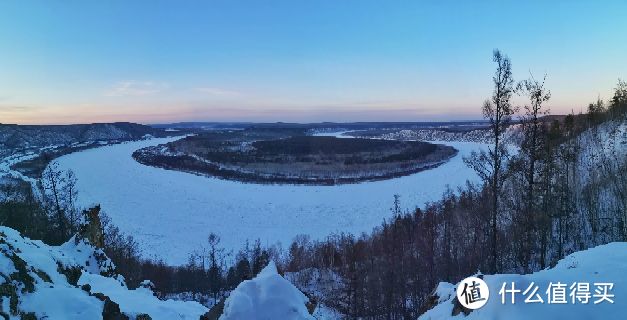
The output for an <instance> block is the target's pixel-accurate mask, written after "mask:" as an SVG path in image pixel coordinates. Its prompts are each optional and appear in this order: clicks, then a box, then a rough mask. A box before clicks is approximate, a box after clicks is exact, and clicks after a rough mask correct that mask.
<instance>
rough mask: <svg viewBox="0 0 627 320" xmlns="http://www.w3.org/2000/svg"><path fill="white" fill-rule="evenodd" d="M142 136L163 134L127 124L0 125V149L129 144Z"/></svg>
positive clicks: (142, 126) (139, 125)
mask: <svg viewBox="0 0 627 320" xmlns="http://www.w3.org/2000/svg"><path fill="white" fill-rule="evenodd" d="M145 135H152V136H162V135H164V131H163V130H161V129H158V128H153V127H150V126H146V125H142V124H137V123H130V122H114V123H92V124H71V125H17V124H0V146H3V147H5V148H24V147H38V146H50V145H64V144H72V143H80V142H86V141H100V140H133V139H139V138H142V137H144V136H145Z"/></svg>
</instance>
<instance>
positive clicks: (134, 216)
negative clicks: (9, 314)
mask: <svg viewBox="0 0 627 320" xmlns="http://www.w3.org/2000/svg"><path fill="white" fill-rule="evenodd" d="M175 139H176V138H160V139H151V140H145V141H137V142H128V143H123V144H118V145H112V146H105V147H101V148H96V149H90V150H85V151H81V152H77V153H72V154H70V155H66V156H63V157H61V158H59V159H58V160H57V162H58V163H59V167H60V168H61V169H72V170H73V171H74V172H75V174H76V176H77V178H78V190H79V194H78V201H79V203H80V204H81V205H83V206H87V205H91V204H94V203H100V204H101V205H102V208H103V210H104V211H105V212H106V213H107V214H108V215H109V216H110V217H111V218H112V220H113V222H114V223H115V224H116V225H117V226H119V227H120V229H121V230H122V231H124V232H126V233H129V234H131V235H133V236H134V237H136V239H137V240H138V242H139V243H140V244H141V245H142V249H143V252H144V254H145V255H146V256H148V257H151V256H158V257H162V258H163V259H164V260H165V261H166V262H168V263H171V264H184V263H186V262H187V256H188V254H189V253H190V252H192V251H194V250H198V249H199V248H200V246H201V245H204V244H205V243H204V242H205V241H206V238H207V235H208V234H209V233H210V232H214V233H217V234H218V235H220V236H221V237H222V244H223V245H224V246H225V247H226V248H228V249H239V248H241V246H242V245H243V244H244V242H245V240H246V239H249V240H254V239H257V238H259V239H261V241H262V243H263V244H274V243H276V242H277V241H280V242H281V243H282V245H283V246H284V247H285V246H287V245H289V243H290V242H291V240H292V239H293V237H294V236H296V235H298V234H309V235H310V236H311V237H312V238H324V237H326V236H328V235H329V234H331V233H333V232H350V233H355V234H358V233H361V232H369V231H370V230H371V229H372V228H373V227H375V226H378V225H380V224H381V222H382V221H383V219H384V218H389V217H390V216H391V210H390V208H391V207H392V202H393V196H394V194H399V195H400V196H401V197H400V201H401V205H402V206H403V207H404V208H406V209H410V208H415V207H416V206H420V207H422V206H423V205H424V204H425V202H427V201H436V200H438V199H439V198H441V195H442V193H443V192H444V191H445V189H446V186H447V185H450V186H451V187H452V188H456V187H457V186H460V185H463V184H465V182H466V180H467V179H470V180H474V181H476V180H477V179H478V177H477V176H476V174H475V173H474V172H473V171H472V170H471V169H469V168H468V167H466V165H465V164H464V163H463V161H462V157H463V156H464V155H468V154H469V153H470V152H471V151H472V150H476V149H478V148H482V147H485V145H482V144H478V143H472V142H444V143H445V144H448V145H451V146H453V147H455V148H456V149H458V150H459V154H458V155H457V156H455V157H454V158H452V159H451V160H450V161H449V162H447V163H445V164H443V165H441V166H439V167H437V168H435V169H431V170H427V171H423V172H419V173H416V174H413V175H410V176H405V177H400V178H396V179H391V180H384V181H375V182H365V183H360V184H348V185H340V186H296V185H259V184H245V183H241V182H234V181H226V180H220V179H216V178H207V177H202V176H197V175H193V174H189V173H184V172H178V171H171V170H164V169H160V168H154V167H149V166H145V165H142V164H139V163H137V162H136V161H135V160H134V159H133V158H132V157H131V155H132V153H133V151H135V150H137V149H140V148H143V147H146V146H152V145H157V144H161V143H165V142H168V141H172V140H175Z"/></svg>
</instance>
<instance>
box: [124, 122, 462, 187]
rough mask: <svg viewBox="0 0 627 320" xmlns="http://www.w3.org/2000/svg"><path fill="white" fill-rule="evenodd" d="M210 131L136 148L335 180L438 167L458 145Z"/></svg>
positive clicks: (169, 161) (145, 159)
mask: <svg viewBox="0 0 627 320" xmlns="http://www.w3.org/2000/svg"><path fill="white" fill-rule="evenodd" d="M262 131H263V132H259V131H258V130H257V131H256V130H255V129H249V130H243V131H235V132H234V131H226V132H209V133H201V134H199V135H195V136H188V137H186V138H184V139H181V140H178V141H174V142H170V143H167V144H165V145H159V146H154V147H148V148H144V149H141V150H138V151H136V152H135V153H133V157H134V158H135V159H136V160H137V161H139V162H140V163H142V164H146V165H151V166H156V167H162V168H166V169H172V170H179V171H185V172H192V173H196V174H202V175H207V176H213V177H218V178H223V179H228V180H237V181H243V182H254V183H289V184H313V185H335V184H343V183H356V182H362V181H373V180H382V179H390V178H394V177H399V176H404V175H408V174H412V173H416V172H419V171H422V170H426V169H430V168H433V167H436V166H438V165H440V164H442V163H444V162H446V161H447V160H448V159H450V158H451V157H453V156H455V155H456V154H457V150H455V148H453V147H450V146H445V145H439V144H432V143H427V142H421V141H391V140H380V139H363V138H348V139H346V138H336V137H330V136H309V135H305V134H304V133H303V132H301V131H298V130H290V129H272V130H262Z"/></svg>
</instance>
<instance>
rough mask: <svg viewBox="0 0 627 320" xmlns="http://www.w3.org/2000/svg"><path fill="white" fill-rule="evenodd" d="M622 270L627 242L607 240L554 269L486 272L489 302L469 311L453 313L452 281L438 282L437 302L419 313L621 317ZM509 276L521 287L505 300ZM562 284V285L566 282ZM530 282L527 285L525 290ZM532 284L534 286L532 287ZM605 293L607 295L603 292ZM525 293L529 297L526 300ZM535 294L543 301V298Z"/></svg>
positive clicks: (424, 319) (625, 293)
mask: <svg viewBox="0 0 627 320" xmlns="http://www.w3.org/2000/svg"><path fill="white" fill-rule="evenodd" d="M625 273H627V243H625V242H616V243H610V244H606V245H602V246H598V247H596V248H592V249H588V250H585V251H580V252H575V253H573V254H571V255H569V256H567V257H566V258H564V259H562V260H561V261H560V262H559V263H558V264H557V266H555V267H554V268H552V269H545V270H542V271H539V272H535V273H532V274H528V275H518V274H497V275H486V276H485V277H484V281H485V282H486V283H487V285H488V288H489V289H490V297H489V299H488V302H487V303H486V305H484V306H483V307H482V308H480V309H477V310H474V311H472V312H471V313H470V314H469V315H468V316H464V314H463V313H460V314H458V315H456V316H452V312H453V299H457V297H456V296H455V286H453V285H452V284H449V283H440V285H439V286H438V293H439V304H438V305H436V306H435V307H434V308H433V309H431V310H429V311H428V312H426V313H425V314H423V315H422V316H421V317H420V319H421V320H438V319H468V320H470V319H482V320H491V319H508V320H516V319H521V320H523V319H570V320H573V319H581V320H584V319H586V320H587V319H625V310H627V278H626V277H625ZM512 282H513V283H514V290H521V291H520V292H517V293H515V296H514V303H513V304H512V303H511V301H512V300H511V299H512V297H511V293H506V295H505V303H503V302H502V297H501V295H500V294H499V292H500V290H501V288H502V286H503V283H505V284H506V289H508V290H510V289H511V283H512ZM579 283H581V284H583V285H579ZM551 284H553V285H551ZM573 284H575V285H574V286H573ZM586 284H587V287H586ZM600 284H610V285H611V286H612V287H611V288H608V290H607V291H606V290H605V289H603V288H606V287H607V286H605V285H600ZM550 285H551V286H550ZM562 285H565V288H564V287H562ZM549 286H550V287H551V288H553V289H551V290H549V293H550V294H551V298H549V295H548V293H547V289H548V288H549ZM529 287H531V289H530V290H529V291H527V292H526V293H525V290H526V289H527V288H529ZM536 287H537V288H538V289H537V291H536V292H535V293H534V290H535V288H536ZM571 287H572V288H571ZM556 288H557V289H556ZM562 289H564V290H565V296H564V297H563V298H564V299H562V296H561V294H560V293H561V292H563V291H562ZM586 289H587V290H586ZM504 292H505V291H504ZM510 292H511V291H510ZM604 295H605V296H606V298H607V299H608V300H605V299H603V298H602V297H603V296H604ZM526 298H529V300H528V301H527V302H526V303H525V299H526ZM539 299H542V301H543V302H542V303H541V302H540V300H539ZM573 299H574V301H573ZM532 301H535V302H532ZM564 301H565V303H563V302H564ZM599 301H600V302H599ZM549 302H552V303H549ZM559 302H562V303H559Z"/></svg>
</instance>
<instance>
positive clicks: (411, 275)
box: [0, 51, 627, 319]
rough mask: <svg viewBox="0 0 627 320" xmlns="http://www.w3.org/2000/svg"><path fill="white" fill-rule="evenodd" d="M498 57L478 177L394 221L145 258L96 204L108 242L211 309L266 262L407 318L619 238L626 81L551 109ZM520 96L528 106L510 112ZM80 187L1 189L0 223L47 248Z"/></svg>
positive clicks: (70, 230) (625, 194)
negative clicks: (606, 92)
mask: <svg viewBox="0 0 627 320" xmlns="http://www.w3.org/2000/svg"><path fill="white" fill-rule="evenodd" d="M494 61H495V63H496V65H497V70H496V72H495V75H494V77H493V80H494V86H495V87H494V92H493V95H492V97H490V98H489V99H488V100H486V102H485V104H484V106H483V109H482V110H483V114H484V116H485V118H486V119H487V120H488V121H489V126H490V130H491V132H492V139H493V141H492V147H491V148H490V149H489V150H488V151H486V152H480V153H475V154H473V155H472V156H471V157H469V158H468V159H465V161H466V162H467V164H468V165H469V166H471V167H472V168H474V169H475V170H476V171H477V173H478V175H479V176H480V177H481V179H482V183H480V184H471V183H468V184H467V185H466V186H465V187H464V188H460V189H459V190H449V191H447V192H446V193H445V194H444V195H443V197H442V199H441V200H439V201H437V202H434V203H429V204H427V205H426V206H424V207H419V208H416V209H415V210H412V211H410V212H405V211H402V210H401V209H400V208H401V206H400V205H399V203H400V201H403V199H400V198H398V197H397V198H395V199H390V202H391V207H392V208H391V213H389V214H388V217H389V218H386V219H384V221H383V222H382V224H381V226H380V227H378V228H376V229H375V230H373V231H372V232H371V233H369V234H362V235H352V234H336V235H329V237H328V238H326V239H322V240H311V239H309V238H308V237H307V236H306V235H303V236H300V237H297V239H295V240H294V242H293V243H291V244H290V246H289V247H288V248H287V250H281V249H279V248H276V247H271V248H265V247H263V246H262V245H261V243H260V242H259V241H254V240H253V242H251V243H250V244H243V248H242V249H241V250H240V251H239V252H237V253H233V252H227V251H225V250H224V249H223V248H221V246H220V238H219V236H217V235H214V234H208V237H207V243H206V246H205V247H204V248H199V249H198V251H196V252H193V253H190V258H189V262H188V264H186V265H184V266H168V265H166V264H165V263H163V262H161V261H154V260H149V259H146V258H143V257H142V256H141V252H140V251H139V249H138V245H137V243H136V242H135V241H134V240H133V238H132V236H130V235H125V234H122V233H121V232H120V231H119V230H118V229H117V228H116V227H115V226H114V225H113V224H112V223H111V221H110V220H109V219H108V218H107V217H106V214H105V213H104V212H103V213H101V219H102V221H103V228H104V237H105V239H104V240H105V241H104V247H105V251H106V253H107V255H108V256H109V257H110V258H111V259H112V260H113V261H114V262H115V264H116V266H117V271H118V272H119V273H120V274H122V275H124V277H125V278H126V280H127V282H128V284H129V286H130V287H133V286H138V285H139V283H140V282H141V281H142V280H144V279H150V280H152V282H153V284H154V285H155V290H156V291H157V292H158V293H159V294H160V295H161V296H163V297H165V296H170V297H171V296H174V295H177V296H178V297H182V298H190V299H191V298H193V299H200V300H203V302H205V303H207V304H208V305H212V304H214V303H216V302H218V301H220V300H221V299H223V298H224V297H225V296H226V295H228V292H229V291H230V290H231V289H233V288H234V287H235V286H236V285H237V284H238V283H240V282H241V281H242V280H245V279H250V278H251V277H252V276H254V275H255V274H256V273H258V272H259V271H260V270H261V269H262V268H263V266H265V265H266V264H267V263H268V262H269V261H270V260H274V261H276V262H277V264H278V266H279V268H280V269H281V270H282V272H285V273H286V274H287V275H288V276H289V278H290V279H292V281H294V282H295V284H296V285H297V286H299V288H300V289H301V290H302V291H304V292H306V293H308V294H311V295H312V296H313V297H314V298H316V299H318V300H319V302H321V303H323V304H325V305H327V306H329V307H332V308H335V309H337V310H338V311H339V312H341V313H342V314H344V315H345V316H346V317H348V318H366V319H379V318H381V319H383V318H385V319H415V318H417V317H418V316H419V315H420V314H421V313H422V312H424V311H425V310H426V309H428V308H429V307H430V306H431V303H432V299H431V294H432V292H433V289H434V288H435V287H436V285H437V284H438V282H440V281H448V282H457V281H459V280H460V279H462V278H464V277H466V276H468V275H471V274H475V273H477V272H486V273H497V272H515V273H526V272H532V271H535V270H539V269H542V268H545V267H547V266H551V265H553V264H555V263H556V262H557V261H558V260H559V259H560V258H562V257H564V256H565V255H567V254H569V253H571V252H574V251H578V250H583V249H586V248H588V247H592V246H595V245H598V244H603V243H608V242H611V241H627V156H626V153H627V145H625V141H626V140H627V139H626V137H625V135H626V134H627V133H626V131H627V130H626V128H625V127H626V123H627V83H626V82H624V81H621V80H619V82H618V84H617V86H616V88H615V89H614V95H613V97H612V98H611V99H610V100H609V101H607V102H605V101H602V100H600V99H598V100H597V101H595V102H593V103H591V104H589V106H588V109H587V112H586V113H582V114H570V115H567V116H565V117H546V115H547V114H548V109H547V107H546V105H547V102H548V101H549V99H550V91H549V90H548V89H547V88H546V87H545V84H544V80H536V79H534V78H531V79H528V80H524V81H521V82H518V83H515V82H514V80H513V78H512V73H511V62H510V60H509V59H508V58H507V57H506V56H504V55H502V54H501V53H500V52H498V51H497V52H495V54H494ZM514 96H520V97H522V98H524V99H526V100H527V103H525V104H524V105H522V106H520V107H517V106H516V105H514V103H513V97H514ZM516 114H520V115H521V116H520V119H519V120H520V121H519V122H518V121H517V124H515V125H517V126H520V129H521V130H520V132H521V135H522V137H521V143H520V144H519V145H518V146H516V147H512V145H511V144H509V142H508V141H503V140H502V139H503V136H504V132H505V130H506V129H507V128H508V127H511V126H512V125H513V124H512V120H513V118H514V117H516V116H515V115H516ZM514 149H515V150H514ZM75 183H76V178H75V177H74V176H73V174H72V173H71V172H61V171H59V170H57V169H56V168H55V166H54V165H52V166H50V167H49V168H48V169H47V170H46V171H45V172H44V173H43V174H42V177H41V181H40V183H39V186H38V187H37V188H31V187H30V186H29V185H27V184H25V183H18V182H15V183H10V184H5V185H4V187H3V189H2V193H3V197H2V201H1V202H0V222H1V223H2V225H5V226H8V227H11V228H14V229H16V230H19V231H20V232H21V233H23V234H24V235H25V236H27V237H30V238H33V239H41V240H43V241H44V242H46V243H49V244H60V243H63V242H65V241H67V240H68V239H69V238H70V237H71V236H72V235H74V234H75V233H76V232H77V231H78V230H79V228H80V226H81V224H82V223H85V219H86V217H85V216H84V214H83V211H81V210H80V209H79V208H77V206H76V204H75V199H76V193H77V190H76V187H75ZM321 284H325V285H321ZM312 288H314V289H312Z"/></svg>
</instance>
